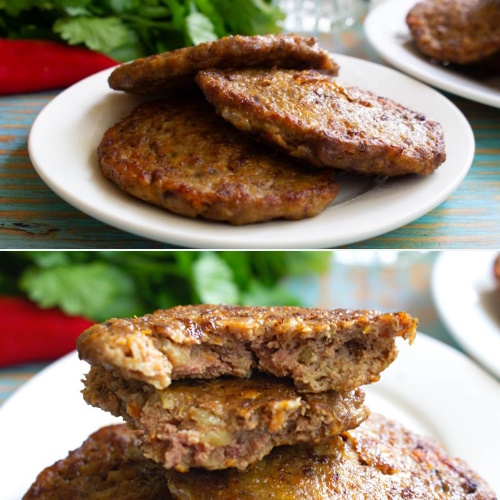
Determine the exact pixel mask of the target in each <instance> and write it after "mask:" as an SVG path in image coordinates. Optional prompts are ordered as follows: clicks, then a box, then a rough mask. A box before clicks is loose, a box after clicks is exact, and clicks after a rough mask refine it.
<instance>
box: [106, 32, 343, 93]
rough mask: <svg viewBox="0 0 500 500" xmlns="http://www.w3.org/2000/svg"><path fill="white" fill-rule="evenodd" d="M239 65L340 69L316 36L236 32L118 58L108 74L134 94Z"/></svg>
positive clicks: (183, 84)
mask: <svg viewBox="0 0 500 500" xmlns="http://www.w3.org/2000/svg"><path fill="white" fill-rule="evenodd" d="M242 67H243V68H248V67H258V68H272V67H279V68H317V69H321V70H325V71H327V72H329V73H330V74H333V75H336V74H337V72H338V66H337V64H336V63H335V62H334V61H333V60H332V59H331V58H330V56H329V54H328V52H327V51H326V50H323V49H321V48H320V47H319V45H318V43H317V40H316V39H315V38H312V37H311V38H305V37H301V36H297V35H255V36H240V35H237V36H229V37H225V38H221V39H220V40H217V41H215V42H206V43H201V44H199V45H196V46H195V47H185V48H182V49H177V50H173V51H171V52H165V53H163V54H158V55H154V56H149V57H145V58H142V59H137V60H136V61H133V62H131V63H128V64H122V65H121V66H119V67H118V68H116V69H115V70H114V71H113V73H112V74H111V76H110V77H109V85H110V87H111V88H113V89H115V90H124V91H126V92H130V93H133V94H154V93H159V92H165V91H171V90H183V89H185V88H189V87H192V86H194V82H193V80H194V77H195V75H196V73H197V72H198V71H199V70H200V69H205V68H242Z"/></svg>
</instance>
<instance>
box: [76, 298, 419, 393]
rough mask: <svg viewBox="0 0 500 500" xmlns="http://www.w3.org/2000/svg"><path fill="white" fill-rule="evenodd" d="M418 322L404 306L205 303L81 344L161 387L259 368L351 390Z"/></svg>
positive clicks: (89, 357) (116, 327) (106, 330)
mask: <svg viewBox="0 0 500 500" xmlns="http://www.w3.org/2000/svg"><path fill="white" fill-rule="evenodd" d="M416 328H417V320H416V319H415V318H412V317H411V316H410V315H409V314H407V313H405V312H399V313H386V314H381V313H377V312H375V311H350V310H344V309H338V310H325V309H307V308H299V307H242V306H216V305H207V304H206V305H197V306H178V307H174V308H172V309H167V310H162V311H156V312H155V313H153V314H149V315H146V316H143V317H140V318H126V319H110V320H109V321H107V322H105V323H102V324H99V325H94V326H92V327H91V328H89V329H88V330H86V331H85V332H84V333H83V334H82V335H80V337H79V338H78V340H77V348H78V352H79V355H80V357H81V358H82V359H85V360H86V361H88V362H89V363H90V364H92V365H103V366H104V367H106V368H110V369H118V370H119V371H120V373H121V375H122V376H123V377H124V378H126V379H131V380H141V381H144V382H146V383H148V384H151V385H153V386H154V387H156V388H157V389H163V388H165V387H168V386H169V385H170V383H171V380H172V379H179V378H181V379H182V378H205V379H208V378H215V377H218V376H221V375H232V376H236V377H243V378H248V377H250V375H251V373H252V371H253V370H255V369H258V370H261V371H265V372H268V373H271V374H273V375H276V376H280V377H285V376H290V377H292V378H293V379H294V381H295V384H296V385H297V386H298V387H299V388H301V389H303V390H305V391H312V392H321V391H324V390H335V391H337V392H341V393H346V392H349V391H351V390H353V389H355V388H356V387H359V386H360V385H363V384H366V383H370V382H374V381H376V380H378V379H379V377H380V372H381V371H382V370H383V369H385V368H386V367H387V366H388V365H389V364H390V363H391V362H392V361H393V360H394V359H395V357H396V355H397V347H396V345H395V341H394V340H395V338H397V337H402V338H404V339H407V340H409V341H410V342H412V341H413V339H414V337H415V333H416Z"/></svg>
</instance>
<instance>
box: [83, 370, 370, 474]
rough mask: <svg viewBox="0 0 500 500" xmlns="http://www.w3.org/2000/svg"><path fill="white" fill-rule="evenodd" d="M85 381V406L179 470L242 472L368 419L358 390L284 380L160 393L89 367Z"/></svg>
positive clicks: (185, 386) (186, 383)
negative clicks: (133, 433)
mask: <svg viewBox="0 0 500 500" xmlns="http://www.w3.org/2000/svg"><path fill="white" fill-rule="evenodd" d="M84 383H85V389H84V391H83V395H84V398H85V401H86V402H87V403H89V404H91V405H93V406H96V407H98V408H101V409H103V410H105V411H108V412H110V413H112V414H113V415H115V416H117V417H123V418H124V419H125V421H126V422H127V423H128V424H129V425H130V426H131V427H132V428H136V429H139V430H141V431H144V438H143V440H144V443H143V444H142V445H141V446H140V448H141V450H142V451H143V452H144V455H145V456H146V457H148V458H151V459H153V460H154V461H155V462H158V463H160V464H162V465H163V466H164V467H165V468H167V469H172V468H174V469H176V470H179V471H181V472H185V471H187V470H189V469H190V468H192V467H203V468H204V469H208V470H217V469H226V468H228V467H234V468H237V469H240V470H243V469H245V468H246V467H247V466H248V465H249V464H252V463H254V462H256V461H258V460H260V459H261V458H262V457H264V456H265V455H267V454H268V453H269V452H270V451H271V450H272V449H273V447H275V446H281V445H286V444H288V445H291V444H296V443H307V444H319V443H324V442H327V441H329V440H330V439H331V438H332V437H333V436H336V435H338V434H340V433H341V432H343V431H345V430H349V429H353V428H355V427H357V426H358V425H359V424H360V423H361V422H362V421H363V420H365V419H366V418H367V417H368V409H367V408H366V407H365V406H364V404H363V402H364V393H363V391H362V390H361V389H356V391H353V392H352V393H350V394H346V395H340V394H338V393H336V392H334V391H326V392H322V393H319V394H313V393H299V392H298V391H297V389H296V388H295V387H294V385H293V382H292V381H291V380H290V379H286V378H276V377H270V376H266V375H255V376H253V377H252V378H250V379H241V378H217V379H213V380H182V381H181V380H177V381H174V382H173V383H172V384H171V385H170V386H169V387H168V388H166V389H161V390H159V389H155V388H153V387H152V386H147V385H146V384H144V382H137V381H128V380H125V379H124V378H123V377H121V376H120V375H119V374H118V373H112V372H111V371H109V370H106V369H105V368H102V367H92V369H91V370H90V373H89V374H88V375H87V376H86V379H85V381H84Z"/></svg>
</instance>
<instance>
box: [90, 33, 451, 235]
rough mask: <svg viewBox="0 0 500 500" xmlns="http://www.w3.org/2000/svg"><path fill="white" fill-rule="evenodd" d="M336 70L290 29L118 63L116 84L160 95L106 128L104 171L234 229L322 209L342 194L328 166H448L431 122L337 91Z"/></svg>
mask: <svg viewBox="0 0 500 500" xmlns="http://www.w3.org/2000/svg"><path fill="white" fill-rule="evenodd" d="M338 69H339V68H338V65H337V64H336V63H335V62H334V61H333V60H332V59H331V58H330V56H329V54H328V53H327V52H326V51H324V50H322V49H321V48H320V47H319V46H318V44H317V42H316V40H315V39H314V38H303V37H299V36H296V35H266V36H252V37H243V36H235V37H227V38H223V39H221V40H218V41H215V42H207V43H203V44H200V45H198V46H196V47H190V48H184V49H179V50H175V51H172V52H167V53H164V54H160V55H155V56H151V57H147V58H144V59H138V60H137V61H134V62H132V63H129V64H124V65H122V66H120V67H118V68H116V69H115V70H114V71H113V73H112V74H111V76H110V78H109V83H110V86H111V87H112V88H113V89H116V90H122V91H125V92H130V93H134V94H141V95H151V96H154V95H156V96H158V94H162V95H163V99H162V100H159V101H154V102H149V103H147V104H143V105H141V106H139V107H138V108H136V109H135V110H134V111H132V113H131V114H130V115H129V116H127V117H126V118H124V119H123V120H122V121H121V122H119V123H118V124H116V125H115V126H114V127H112V128H111V129H110V130H108V131H107V132H106V133H105V135H104V137H103V140H102V142H101V144H100V145H99V148H98V155H99V163H100V165H101V168H102V171H103V173H104V175H105V176H106V177H108V178H109V179H111V180H112V181H113V182H115V183H116V184H117V185H118V186H119V187H120V188H121V189H122V190H123V191H125V192H127V193H129V194H132V195H134V196H136V197H138V198H141V199H143V200H145V201H148V202H150V203H153V204H155V205H158V206H161V207H163V208H166V209H167V210H169V211H171V212H174V213H177V214H180V215H184V216H188V217H203V218H205V219H211V220H217V221H227V222H230V223H232V224H236V225H239V224H247V223H252V222H259V221H265V220H269V219H274V218H287V219H301V218H304V217H311V216H314V215H317V214H318V213H320V212H321V211H322V210H324V209H325V208H326V207H327V206H328V204H329V203H331V202H332V201H333V199H334V198H335V197H336V195H337V191H338V187H337V184H336V182H335V179H334V177H333V172H334V170H347V171H351V172H357V173H361V174H365V175H366V174H368V175H382V176H396V175H403V174H409V173H414V174H419V175H427V174H430V173H431V172H433V171H434V170H435V169H436V168H437V167H438V166H439V165H440V164H441V163H443V162H444V161H445V157H446V155H445V148H444V138H443V132H442V129H441V126H440V125H439V124H438V123H436V122H433V121H431V120H427V119H426V118H425V117H424V116H422V115H421V114H419V113H416V112H414V111H411V110H409V109H407V108H405V107H404V106H401V105H400V104H397V103H395V102H394V101H391V100H390V99H387V98H382V97H378V96H375V95H374V94H372V93H371V92H368V91H364V90H361V89H358V88H355V87H346V86H343V85H342V84H341V83H339V81H338V80H337V79H336V78H335V77H336V75H337V73H338ZM195 82H196V84H198V87H197V86H196V84H195ZM200 88H201V90H202V92H200ZM207 100H208V102H209V103H210V104H212V105H213V106H210V105H209V104H208V103H207Z"/></svg>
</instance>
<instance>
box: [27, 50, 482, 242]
mask: <svg viewBox="0 0 500 500" xmlns="http://www.w3.org/2000/svg"><path fill="white" fill-rule="evenodd" d="M334 57H336V58H337V59H338V60H339V62H340V63H341V75H342V62H343V61H344V63H345V62H347V64H353V65H354V67H355V68H356V67H357V66H359V65H361V66H362V67H369V68H374V71H378V72H380V71H381V72H383V73H384V72H385V73H386V74H387V75H394V76H397V78H399V79H402V80H401V81H403V82H404V81H405V80H406V81H407V82H411V84H412V85H414V86H416V88H418V89H421V90H422V92H425V93H426V95H427V93H428V95H432V96H433V98H434V99H436V102H438V103H440V104H441V105H442V109H443V110H444V111H443V112H446V113H447V114H448V113H449V114H452V116H453V119H454V120H455V123H456V124H457V127H460V133H461V134H462V136H461V141H462V142H463V143H465V144H466V147H467V148H468V149H467V150H466V153H467V154H466V155H465V158H464V160H463V162H462V168H461V170H460V171H459V172H458V175H456V174H455V175H454V177H453V178H452V179H451V182H447V183H446V185H442V186H441V185H439V184H437V186H438V187H439V189H438V190H437V191H438V192H437V193H431V195H432V196H431V197H430V198H427V197H425V196H424V200H423V201H422V202H421V203H420V204H415V205H414V206H413V205H412V206H405V209H406V210H405V211H404V213H403V215H402V216H401V215H400V212H399V211H396V210H395V211H392V212H394V217H393V218H392V219H390V220H389V221H387V213H385V214H384V213H383V212H384V209H386V210H387V206H386V204H382V205H383V206H382V207H381V208H378V211H379V215H380V217H379V218H378V219H377V224H373V218H374V217H373V216H372V218H371V219H370V220H369V221H366V220H365V219H363V221H364V225H365V227H364V228H363V230H359V229H358V228H357V226H356V225H355V224H353V225H352V226H350V228H349V229H347V230H345V231H344V233H343V234H341V235H339V234H336V233H335V230H336V229H338V227H336V224H335V217H333V219H332V218H331V216H330V217H329V218H328V219H327V220H325V221H322V219H321V216H322V215H324V216H325V217H327V215H325V213H324V212H323V214H319V215H318V216H316V217H313V218H311V219H304V220H302V221H270V222H264V223H261V224H256V225H248V226H240V227H234V226H232V227H231V232H229V231H227V234H220V235H218V234H217V231H215V236H213V235H212V233H213V231H211V230H210V229H211V228H214V227H215V228H216V229H218V228H221V227H222V225H221V223H217V222H211V221H204V220H200V219H188V218H185V217H182V216H178V215H175V214H170V213H168V212H166V211H163V209H161V208H158V207H154V206H152V205H147V204H146V202H143V201H142V200H137V199H135V198H132V197H129V196H128V195H125V194H124V193H121V192H120V196H126V201H124V202H123V203H126V207H127V210H132V211H133V212H135V213H136V214H137V213H138V212H139V211H144V212H145V213H147V212H149V211H150V210H154V211H155V212H150V213H157V214H160V213H161V215H159V217H160V218H161V219H164V220H165V221H166V224H162V225H161V228H160V227H159V223H154V224H153V226H151V225H148V224H143V221H142V220H141V221H130V220H128V219H127V218H126V217H124V216H123V215H122V214H121V213H118V208H119V207H118V206H117V209H116V210H114V211H111V212H110V211H109V210H108V211H102V210H100V209H99V207H98V206H96V205H95V204H92V200H86V199H84V200H82V199H81V198H79V197H78V196H77V194H76V193H75V192H69V191H67V188H65V186H64V185H61V181H60V180H58V179H54V178H53V177H54V176H53V172H52V170H53V169H51V168H48V169H47V167H46V166H44V165H42V164H41V163H43V159H42V162H41V163H40V162H39V157H38V154H37V150H38V149H39V147H40V146H39V144H38V142H37V141H38V137H39V135H40V132H39V129H41V128H43V127H42V126H43V125H44V124H45V120H46V118H45V117H46V116H47V113H48V112H50V109H51V106H53V105H54V104H53V103H55V102H57V100H58V99H62V98H63V96H66V95H70V94H69V93H72V92H76V91H78V89H79V88H80V86H81V87H84V88H85V86H87V85H91V84H92V82H94V81H98V79H103V78H104V77H105V76H106V75H107V74H108V73H110V72H111V71H112V68H111V69H107V70H103V71H101V72H99V73H96V74H94V75H92V76H90V77H88V78H86V79H84V80H82V81H80V82H78V83H76V84H75V85H73V86H71V87H69V88H68V89H66V90H64V91H63V92H62V93H61V94H59V95H58V96H56V97H55V98H54V99H53V100H52V101H51V102H50V103H48V104H47V106H45V108H44V109H43V110H42V111H41V112H40V113H39V115H38V116H37V118H36V119H35V121H34V123H33V125H32V127H31V130H30V132H29V137H28V152H29V155H30V159H31V161H32V163H33V165H34V167H35V170H36V171H37V173H38V175H39V176H40V177H41V178H42V180H43V181H44V182H45V183H46V184H47V185H48V186H49V188H50V189H51V190H52V191H54V192H55V193H56V194H57V195H58V196H60V197H61V198H62V199H64V200H65V201H66V202H68V203H69V204H71V205H72V206H73V207H75V208H77V209H78V210H80V211H82V212H84V213H85V214H87V215H89V216H91V217H93V218H94V219H97V220H99V221H101V222H104V223H106V224H109V225H111V226H113V227H116V228H118V229H121V230H124V231H126V232H129V233H132V234H136V235H139V236H142V237H145V238H148V239H152V240H155V241H159V242H162V243H167V244H174V245H181V246H185V247H193V248H228V249H229V248H235V249H236V248H238V249H239V248H255V249H257V248H262V249H265V248H327V247H335V246H341V245H346V244H351V243H356V242H359V241H365V240H367V239H369V238H372V237H374V236H380V235H383V234H386V233H387V232H389V231H392V230H394V229H397V228H400V227H402V226H404V225H406V224H408V223H409V222H412V221H414V220H416V219H418V218H419V217H421V216H423V215H425V214H427V213H428V212H429V211H431V210H433V209H434V208H436V207H437V206H438V205H439V204H440V203H442V202H443V201H445V200H446V199H447V198H448V197H449V196H450V195H451V194H452V193H453V192H454V191H455V189H457V188H458V186H459V185H460V184H461V182H462V181H463V179H464V178H465V176H466V175H467V173H468V171H469V169H470V168H471V166H472V162H473V158H474V152H475V139H474V134H473V131H472V128H471V126H470V124H469V122H468V121H467V119H466V118H465V116H464V115H463V113H462V112H461V111H460V110H459V109H458V108H457V107H456V106H455V105H454V104H453V103H452V102H451V101H450V100H449V99H447V98H446V97H445V96H443V95H442V94H440V93H439V92H437V91H436V90H434V89H432V88H431V87H429V86H428V85H426V84H424V83H422V82H419V81H418V80H416V79H414V78H412V77H410V76H408V75H405V74H404V73H401V72H399V71H397V70H395V69H392V68H388V67H386V66H383V65H380V64H378V63H374V62H371V61H366V60H363V59H359V58H355V57H350V56H345V55H334ZM340 78H341V76H340ZM110 93H112V91H110ZM47 110H49V111H47ZM49 116H50V115H49ZM445 140H446V139H445ZM438 171H439V170H438ZM430 177H432V174H431V176H430ZM426 179H428V178H419V179H418V181H419V182H424V181H425V180H426ZM428 182H431V181H428ZM435 182H436V181H435ZM433 186H434V185H433V184H431V188H433ZM113 187H114V188H115V186H113ZM116 189H118V188H116ZM415 189H417V191H422V190H423V191H424V194H426V193H425V186H424V187H420V188H419V187H418V186H417V187H416V188H415ZM434 189H437V188H434ZM370 191H373V189H372V190H370ZM370 191H368V193H369V192H370ZM414 191H415V190H414V189H412V192H414ZM427 194H428V193H427ZM100 196H101V198H102V196H104V192H103V193H100ZM404 197H405V196H402V197H401V196H400V198H404ZM400 198H398V199H397V201H398V202H399V203H400V204H401V203H403V201H402V199H400ZM370 199H371V198H370V197H368V196H367V197H365V201H364V203H369V202H370ZM124 200H125V198H124ZM352 201H353V200H349V201H348V202H347V203H346V205H348V204H350V203H351V202H352ZM361 203H363V200H361ZM371 203H372V204H373V200H371ZM134 204H135V205H136V206H135V207H133V205H134ZM146 205H147V207H146V208H144V207H145V206H146ZM403 206H404V204H403ZM360 208H362V205H361V206H360ZM370 208H371V209H376V210H377V206H375V207H373V206H371V207H370ZM141 209H142V210H141ZM327 210H328V209H327ZM341 217H342V216H341V215H340V218H341ZM332 220H333V222H332ZM172 221H174V224H173V226H169V222H170V224H171V223H172ZM318 221H321V224H320V229H321V230H318V231H316V233H315V234H314V235H313V234H308V237H307V241H300V240H299V239H298V238H297V237H296V234H297V232H298V231H300V230H301V229H304V230H305V231H309V233H310V232H311V230H312V229H313V228H314V227H315V226H316V223H317V222H318ZM368 222H370V224H368ZM199 224H201V225H202V226H201V227H202V228H203V230H199V228H198V227H197V226H198V225H199ZM284 224H286V225H287V226H284ZM263 225H269V226H271V225H272V228H273V229H274V227H276V228H277V231H270V230H268V231H267V234H266V235H262V234H259V236H258V237H256V234H258V233H261V232H260V231H259V229H260V228H261V227H263ZM223 226H226V225H225V224H224V225H223ZM304 226H305V227H304ZM165 227H167V229H166V230H165ZM254 227H255V230H254ZM247 228H248V229H247ZM344 229H345V228H344ZM329 230H330V231H329ZM223 231H225V230H224V229H223ZM332 233H333V234H332ZM264 236H265V237H264Z"/></svg>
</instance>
